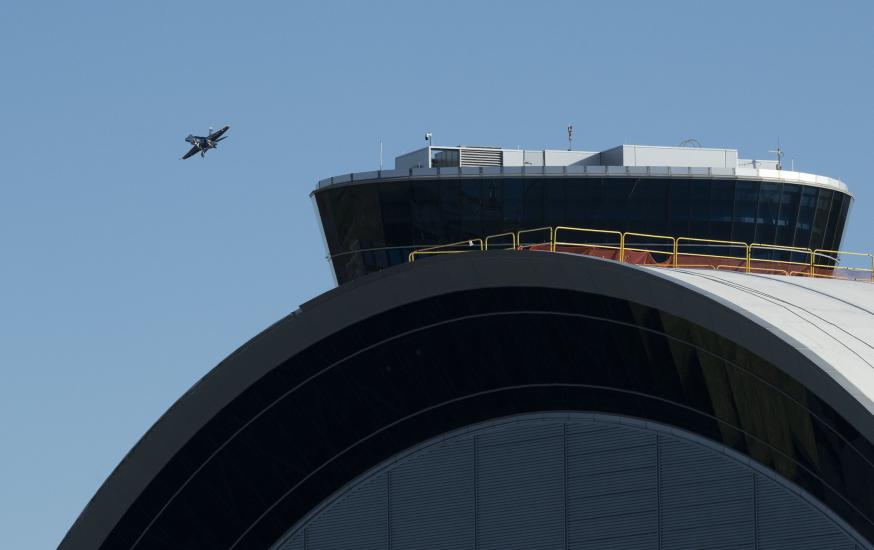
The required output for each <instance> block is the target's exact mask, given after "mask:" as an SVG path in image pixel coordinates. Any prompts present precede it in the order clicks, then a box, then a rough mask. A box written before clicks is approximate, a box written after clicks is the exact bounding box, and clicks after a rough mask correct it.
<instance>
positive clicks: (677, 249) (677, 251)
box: [674, 238, 680, 269]
mask: <svg viewBox="0 0 874 550" xmlns="http://www.w3.org/2000/svg"><path fill="white" fill-rule="evenodd" d="M679 242H680V239H679V238H676V239H674V269H677V265H678V261H677V256H679V254H680V244H679Z"/></svg>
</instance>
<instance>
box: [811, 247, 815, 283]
mask: <svg viewBox="0 0 874 550" xmlns="http://www.w3.org/2000/svg"><path fill="white" fill-rule="evenodd" d="M810 276H811V277H816V250H813V251H811V252H810Z"/></svg>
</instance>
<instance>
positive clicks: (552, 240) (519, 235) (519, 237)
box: [516, 227, 555, 252]
mask: <svg viewBox="0 0 874 550" xmlns="http://www.w3.org/2000/svg"><path fill="white" fill-rule="evenodd" d="M537 231H548V232H549V240H548V241H546V242H545V243H536V244H548V245H550V248H551V250H550V251H551V252H555V250H554V249H552V245H553V243H555V238H554V233H553V230H552V227H535V228H534V229H523V230H522V231H517V232H516V242H517V243H518V246H520V247H521V246H524V245H523V244H522V235H523V234H528V233H535V232H537Z"/></svg>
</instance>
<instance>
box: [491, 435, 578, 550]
mask: <svg viewBox="0 0 874 550" xmlns="http://www.w3.org/2000/svg"><path fill="white" fill-rule="evenodd" d="M563 449H564V441H563V426H562V425H561V424H556V423H549V424H547V423H542V424H541V423H534V424H533V425H531V424H529V425H526V424H524V423H523V424H520V425H519V426H515V427H513V429H510V430H504V431H501V432H498V433H485V434H483V435H481V436H479V437H478V438H477V462H476V475H477V500H476V503H477V511H476V513H477V546H476V547H477V548H478V549H479V550H492V549H494V550H504V549H507V548H544V549H546V548H555V549H556V550H560V549H561V548H562V547H563V545H564V458H563Z"/></svg>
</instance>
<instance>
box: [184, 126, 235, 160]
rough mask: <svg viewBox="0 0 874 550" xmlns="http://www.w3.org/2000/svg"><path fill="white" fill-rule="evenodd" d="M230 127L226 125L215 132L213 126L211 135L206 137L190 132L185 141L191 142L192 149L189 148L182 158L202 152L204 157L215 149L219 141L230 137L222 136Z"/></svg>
mask: <svg viewBox="0 0 874 550" xmlns="http://www.w3.org/2000/svg"><path fill="white" fill-rule="evenodd" d="M229 128H230V126H225V127H224V128H222V129H221V130H218V131H217V132H213V131H212V128H210V129H209V135H208V136H206V137H203V136H195V135H192V134H188V137H187V138H185V141H187V142H188V143H190V144H191V149H189V150H188V152H187V153H185V155H184V156H183V157H182V160H185V159H187V158H189V157H192V156H194V155H195V154H197V153H200V156H201V157H202V156H203V155H205V154H206V152H207V151H209V150H210V149H215V148H216V144H217V143H218V142H220V141H221V140H223V139H225V138H226V137H228V136H225V137H222V134H224V133H225V132H227V131H228V129H229Z"/></svg>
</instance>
